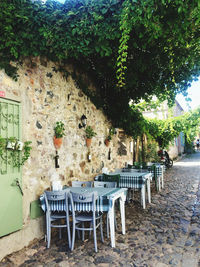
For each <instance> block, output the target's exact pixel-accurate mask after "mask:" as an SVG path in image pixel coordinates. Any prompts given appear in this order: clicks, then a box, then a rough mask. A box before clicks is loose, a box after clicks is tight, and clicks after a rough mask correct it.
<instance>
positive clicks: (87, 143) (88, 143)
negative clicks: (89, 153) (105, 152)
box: [86, 138, 92, 147]
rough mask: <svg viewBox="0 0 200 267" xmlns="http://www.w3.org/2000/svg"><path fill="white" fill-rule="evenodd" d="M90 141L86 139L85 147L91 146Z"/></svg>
mask: <svg viewBox="0 0 200 267" xmlns="http://www.w3.org/2000/svg"><path fill="white" fill-rule="evenodd" d="M91 142H92V139H91V138H86V146H87V147H89V146H90V145H91Z"/></svg>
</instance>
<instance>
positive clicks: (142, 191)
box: [141, 184, 146, 209]
mask: <svg viewBox="0 0 200 267" xmlns="http://www.w3.org/2000/svg"><path fill="white" fill-rule="evenodd" d="M145 187H146V185H145V184H144V185H143V186H142V188H141V202H142V206H143V209H145V208H146V203H145Z"/></svg>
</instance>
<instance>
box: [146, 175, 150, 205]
mask: <svg viewBox="0 0 200 267" xmlns="http://www.w3.org/2000/svg"><path fill="white" fill-rule="evenodd" d="M147 191H148V201H149V203H151V181H150V179H148V180H147Z"/></svg>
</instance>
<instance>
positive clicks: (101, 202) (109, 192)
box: [40, 187, 127, 212]
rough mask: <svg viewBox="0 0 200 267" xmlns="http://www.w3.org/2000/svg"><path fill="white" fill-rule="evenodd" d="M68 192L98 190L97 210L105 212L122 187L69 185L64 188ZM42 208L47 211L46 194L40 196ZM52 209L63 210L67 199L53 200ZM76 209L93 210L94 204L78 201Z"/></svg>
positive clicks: (125, 192) (125, 191)
mask: <svg viewBox="0 0 200 267" xmlns="http://www.w3.org/2000/svg"><path fill="white" fill-rule="evenodd" d="M64 190H65V191H66V192H69V191H72V192H74V193H80V194H81V193H83V194H84V193H89V192H94V191H97V192H98V196H99V197H98V199H97V202H96V211H98V212H103V211H108V210H109V200H110V199H112V198H113V197H114V196H115V195H116V194H119V193H121V191H120V190H122V189H120V188H94V187H91V188H89V187H87V188H86V187H85V188H82V187H69V188H66V189H64ZM123 193H124V194H125V195H126V194H127V190H124V192H123ZM40 202H41V208H42V209H43V210H44V211H46V205H45V200H44V195H41V196H40ZM50 206H51V210H52V211H63V210H64V209H65V208H64V207H65V201H60V200H59V201H52V203H50ZM74 208H75V210H76V211H91V210H92V204H91V203H76V204H75V205H74ZM69 210H71V205H70V204H69Z"/></svg>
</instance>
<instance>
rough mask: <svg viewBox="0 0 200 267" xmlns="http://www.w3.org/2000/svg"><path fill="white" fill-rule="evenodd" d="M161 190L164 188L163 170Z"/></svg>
mask: <svg viewBox="0 0 200 267" xmlns="http://www.w3.org/2000/svg"><path fill="white" fill-rule="evenodd" d="M161 177H162V188H164V178H163V170H162V176H161Z"/></svg>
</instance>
